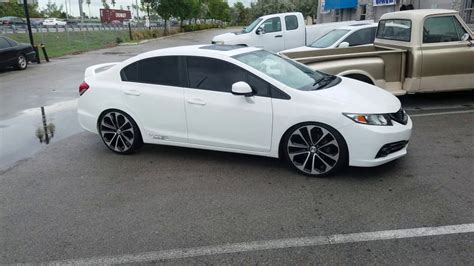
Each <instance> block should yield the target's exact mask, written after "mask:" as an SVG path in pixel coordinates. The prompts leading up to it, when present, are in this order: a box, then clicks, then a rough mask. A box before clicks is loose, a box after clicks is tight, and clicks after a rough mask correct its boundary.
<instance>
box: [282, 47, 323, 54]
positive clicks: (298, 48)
mask: <svg viewBox="0 0 474 266" xmlns="http://www.w3.org/2000/svg"><path fill="white" fill-rule="evenodd" d="M319 49H321V48H314V47H309V46H301V47H296V48H292V49H287V50H283V51H281V52H280V54H285V53H293V52H305V51H314V50H319Z"/></svg>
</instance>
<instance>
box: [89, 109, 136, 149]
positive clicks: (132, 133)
mask: <svg viewBox="0 0 474 266" xmlns="http://www.w3.org/2000/svg"><path fill="white" fill-rule="evenodd" d="M98 128H99V134H100V137H101V138H102V141H103V142H104V144H105V145H106V146H107V148H109V149H110V150H112V151H114V152H116V153H120V154H129V153H132V152H134V151H135V150H137V149H139V148H140V147H141V146H142V144H143V140H142V136H141V134H140V129H139V128H138V126H137V124H136V123H135V121H133V119H132V118H131V117H130V116H129V115H127V114H126V113H124V112H122V111H118V110H109V111H107V112H105V113H104V114H102V115H101V117H100V119H99V124H98Z"/></svg>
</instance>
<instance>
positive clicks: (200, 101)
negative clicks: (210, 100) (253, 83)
mask: <svg viewBox="0 0 474 266" xmlns="http://www.w3.org/2000/svg"><path fill="white" fill-rule="evenodd" d="M187 102H188V103H189V104H194V105H206V102H204V101H203V100H201V99H190V100H188V101H187Z"/></svg>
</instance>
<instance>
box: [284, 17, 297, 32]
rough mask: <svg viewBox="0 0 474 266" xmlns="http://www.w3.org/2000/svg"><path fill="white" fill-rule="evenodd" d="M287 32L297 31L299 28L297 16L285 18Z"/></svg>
mask: <svg viewBox="0 0 474 266" xmlns="http://www.w3.org/2000/svg"><path fill="white" fill-rule="evenodd" d="M285 24H286V30H296V29H297V28H298V18H296V16H295V15H291V16H286V17H285Z"/></svg>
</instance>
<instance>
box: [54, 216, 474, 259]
mask: <svg viewBox="0 0 474 266" xmlns="http://www.w3.org/2000/svg"><path fill="white" fill-rule="evenodd" d="M473 232H474V223H471V224H459V225H447V226H438V227H421V228H412V229H399V230H388V231H376V232H364V233H354V234H338V235H329V236H314V237H302V238H288V239H276V240H265V241H254V242H243V243H234V244H224V245H216V246H204V247H195V248H183V249H171V250H162V251H152V252H145V253H139V254H128V255H118V256H105V257H94V258H85V259H74V260H63V261H51V262H47V264H80V265H83V264H116V263H145V262H152V261H159V260H169V259H182V258H192V257H198V256H209V255H220V254H229V253H237V252H249V251H260V250H271V249H282V248H294V247H310V246H322V245H335V244H341V243H355V242H365V241H376V240H390V239H400V238H413V237H426V236H440V235H449V234H461V233H473Z"/></svg>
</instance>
